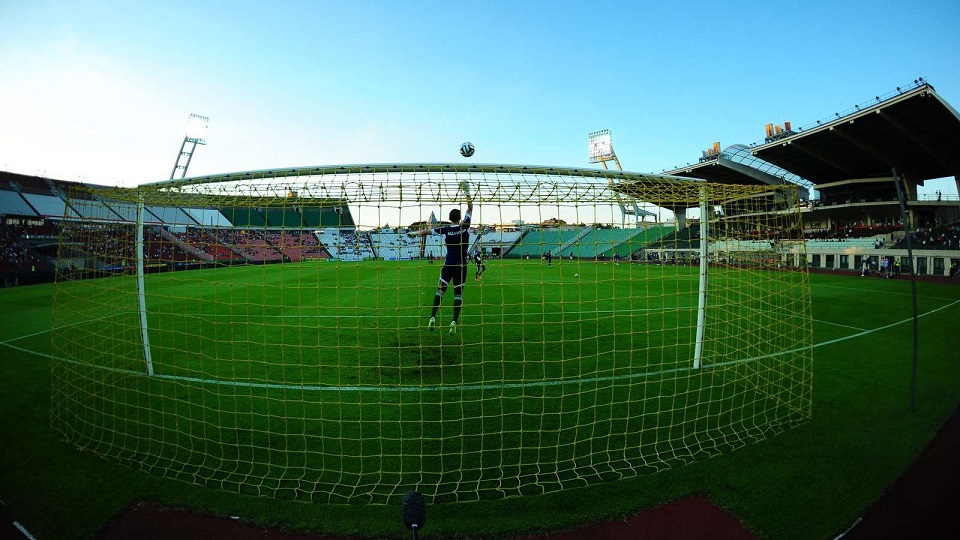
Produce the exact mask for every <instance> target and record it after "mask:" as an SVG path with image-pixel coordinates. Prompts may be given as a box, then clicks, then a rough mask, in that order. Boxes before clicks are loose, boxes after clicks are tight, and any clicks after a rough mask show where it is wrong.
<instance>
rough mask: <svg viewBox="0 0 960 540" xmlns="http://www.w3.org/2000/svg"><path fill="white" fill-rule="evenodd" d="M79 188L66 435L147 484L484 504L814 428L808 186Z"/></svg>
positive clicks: (455, 174) (404, 179)
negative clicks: (803, 199) (801, 200)
mask: <svg viewBox="0 0 960 540" xmlns="http://www.w3.org/2000/svg"><path fill="white" fill-rule="evenodd" d="M64 197H65V200H66V205H65V208H66V211H65V215H64V217H63V220H62V224H61V232H60V246H59V261H58V275H57V284H56V292H55V310H54V329H53V351H54V353H53V356H54V359H53V363H52V365H53V367H52V389H53V392H52V395H53V399H52V426H53V428H54V430H55V431H56V432H58V433H59V434H61V435H62V436H63V437H64V438H65V439H66V440H68V441H70V442H71V443H73V444H75V445H77V446H80V447H82V448H85V449H88V450H90V451H92V452H95V453H97V454H99V455H102V456H105V457H107V458H109V459H111V460H115V461H118V462H121V463H124V464H127V465H129V466H132V467H135V468H140V469H143V470H146V471H149V472H151V473H155V474H159V475H163V476H167V477H172V478H177V479H181V480H185V481H189V482H193V483H197V484H201V485H204V486H210V487H216V488H220V489H225V490H229V491H234V492H240V493H247V494H254V495H261V496H270V497H277V498H283V499H298V500H308V501H317V502H327V501H329V502H351V503H354V502H357V503H387V502H395V501H396V500H399V497H401V496H402V495H403V493H405V492H407V491H409V490H411V489H417V490H419V491H420V492H421V493H423V494H424V495H425V496H426V497H427V498H428V499H429V500H431V501H434V502H447V501H468V500H477V499H485V498H497V497H507V496H517V495H527V494H538V493H544V492H548V491H556V490H561V489H565V488H570V487H577V486H583V485H587V484H592V483H596V482H602V481H611V480H616V479H620V478H624V477H631V476H636V475H639V474H646V473H650V472H654V471H658V470H662V469H664V468H669V467H675V466H679V465H683V464H686V463H690V462H691V461H695V460H700V459H703V458H706V457H709V456H712V455H716V454H718V453H721V452H726V451H729V450H731V449H734V448H737V447H741V446H743V445H746V444H750V443H753V442H756V441H760V440H762V439H765V438H767V437H770V436H772V435H774V434H776V433H778V432H781V431H782V430H784V429H787V428H789V427H791V426H794V425H797V424H798V423H802V422H804V421H807V420H809V418H810V415H811V395H812V349H811V348H810V345H811V336H812V320H811V309H810V291H809V281H808V275H807V273H806V270H805V269H804V268H803V264H804V258H803V255H802V253H801V252H802V248H798V247H797V246H796V245H795V244H796V243H797V241H798V240H800V239H801V238H802V231H803V228H802V225H801V222H800V213H799V206H798V205H797V200H798V199H797V191H796V188H794V187H788V186H766V185H764V186H744V185H721V184H709V183H703V182H699V181H694V180H690V179H683V178H676V177H669V176H662V175H643V174H634V173H626V172H620V171H599V170H576V169H557V168H552V169H551V168H535V167H510V166H492V165H491V166H469V167H468V166H461V165H404V166H400V165H397V166H357V167H330V168H310V169H287V170H278V171H262V172H252V173H243V174H228V175H221V176H215V177H205V178H194V179H186V180H181V181H170V182H162V183H157V184H152V185H145V186H140V187H137V188H128V189H123V188H107V187H103V188H98V187H90V186H87V187H83V188H78V189H77V190H75V191H73V192H71V193H66V194H64ZM452 209H459V210H460V215H459V216H457V215H456V214H455V213H454V215H451V212H450V211H451V210H452ZM468 211H469V213H468ZM467 218H469V220H468V219H467ZM448 242H453V244H449V245H450V246H453V247H451V249H452V250H453V251H455V252H456V255H457V257H460V256H462V255H464V254H465V256H466V259H465V260H463V262H464V263H465V264H463V265H460V264H454V263H458V262H460V260H462V259H458V260H457V261H450V260H449V259H450V256H448V255H449V254H448V251H450V250H448ZM798 250H799V251H798ZM798 253H800V255H798ZM441 280H444V281H441ZM431 316H433V317H434V319H433V321H431V320H430V319H431ZM453 322H456V323H457V324H456V325H453V324H452V323H453Z"/></svg>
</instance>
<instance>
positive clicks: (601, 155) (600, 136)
mask: <svg viewBox="0 0 960 540" xmlns="http://www.w3.org/2000/svg"><path fill="white" fill-rule="evenodd" d="M587 148H588V150H589V152H590V163H600V164H601V165H603V168H604V169H606V168H607V162H608V161H612V162H614V163H615V164H616V165H617V170H618V171H622V170H623V167H621V166H620V160H619V159H617V153H616V152H614V151H613V138H612V137H611V135H610V130H609V129H601V130H600V131H594V132H593V133H590V134H589V135H588V137H587ZM610 183H611V185H612V184H613V180H612V179H611V180H610ZM614 193H616V194H617V204H619V205H620V212H621V216H622V217H621V220H620V226H621V227H622V226H624V224H625V223H626V221H627V216H628V215H632V216H633V218H634V223H635V224H636V223H637V222H638V221H639V220H640V216H647V215H653V214H652V213H650V212H646V211H644V210H641V209H640V207H639V206H637V203H636V202H633V203H632V206H633V208H628V207H627V205H625V204H623V199H621V198H620V193H619V192H617V191H614Z"/></svg>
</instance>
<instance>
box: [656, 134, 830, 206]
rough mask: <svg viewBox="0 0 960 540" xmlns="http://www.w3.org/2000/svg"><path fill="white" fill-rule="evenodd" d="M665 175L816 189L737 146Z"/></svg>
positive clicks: (741, 146) (667, 172)
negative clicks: (787, 184)
mask: <svg viewBox="0 0 960 540" xmlns="http://www.w3.org/2000/svg"><path fill="white" fill-rule="evenodd" d="M665 174H674V175H683V176H686V177H692V178H702V179H704V180H706V181H707V182H715V183H719V184H747V185H750V184H768V185H780V184H784V183H787V182H789V183H793V184H797V185H799V186H801V187H804V188H807V189H809V188H811V187H813V184H812V183H811V182H809V181H807V180H805V179H803V178H801V177H799V176H797V175H796V174H793V173H792V172H790V171H788V170H785V169H782V168H780V167H778V166H776V165H774V164H772V163H768V162H766V161H764V160H762V159H760V158H758V157H756V156H754V155H753V154H752V153H751V150H750V147H749V146H746V145H744V144H735V145H733V146H730V147H728V148H727V149H725V150H724V151H723V152H721V153H719V154H715V155H713V156H707V157H704V158H703V159H702V160H701V161H700V163H697V164H696V165H687V166H685V167H679V168H677V169H673V170H670V171H665ZM801 196H802V198H803V199H806V198H807V193H806V192H805V191H803V190H802V191H801Z"/></svg>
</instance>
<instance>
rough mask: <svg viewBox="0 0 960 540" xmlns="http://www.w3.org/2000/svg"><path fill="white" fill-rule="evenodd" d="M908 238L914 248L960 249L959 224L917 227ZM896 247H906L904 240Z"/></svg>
mask: <svg viewBox="0 0 960 540" xmlns="http://www.w3.org/2000/svg"><path fill="white" fill-rule="evenodd" d="M910 240H911V244H912V245H913V248H914V249H960V225H953V226H950V227H932V228H930V227H926V228H921V229H917V230H916V231H913V232H911V233H910ZM897 247H902V248H906V241H904V242H900V244H898V246H897Z"/></svg>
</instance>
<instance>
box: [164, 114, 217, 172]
mask: <svg viewBox="0 0 960 540" xmlns="http://www.w3.org/2000/svg"><path fill="white" fill-rule="evenodd" d="M209 124H210V119H209V118H207V117H206V116H200V115H199V114H193V113H190V116H189V117H187V134H186V135H184V136H183V144H181V145H180V153H179V154H177V162H176V163H175V164H174V165H173V172H171V173H170V179H171V180H173V178H174V177H175V176H176V175H177V170H180V171H181V173H180V178H184V177H185V176H187V167H189V166H190V160H191V159H192V158H193V152H194V151H195V150H196V149H197V145H198V144H207V126H208V125H209ZM188 144H189V145H190V148H189V149H187V145H188ZM184 159H185V160H186V161H185V162H184V163H183V164H182V165H181V161H184Z"/></svg>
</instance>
